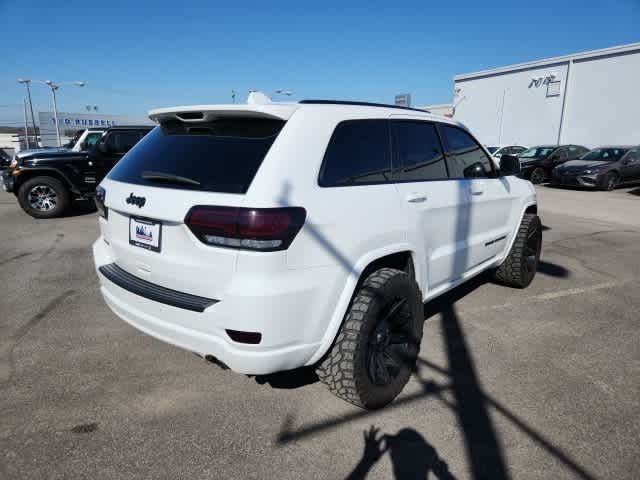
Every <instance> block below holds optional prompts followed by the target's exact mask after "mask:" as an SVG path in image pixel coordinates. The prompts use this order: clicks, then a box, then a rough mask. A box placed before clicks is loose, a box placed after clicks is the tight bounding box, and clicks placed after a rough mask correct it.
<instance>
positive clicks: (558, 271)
mask: <svg viewBox="0 0 640 480" xmlns="http://www.w3.org/2000/svg"><path fill="white" fill-rule="evenodd" d="M538 273H541V274H542V275H548V276H550V277H557V278H569V270H567V269H566V268H564V267H563V266H562V265H557V264H555V263H551V262H546V261H544V260H540V263H539V264H538Z"/></svg>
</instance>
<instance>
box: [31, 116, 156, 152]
mask: <svg viewBox="0 0 640 480" xmlns="http://www.w3.org/2000/svg"><path fill="white" fill-rule="evenodd" d="M38 120H39V121H40V133H41V137H42V144H43V145H44V146H55V145H57V137H56V120H55V116H54V114H53V112H38ZM134 124H135V125H139V124H152V122H151V121H150V120H149V119H139V118H132V117H128V116H125V115H102V114H97V113H68V112H58V126H59V128H60V135H62V136H65V137H67V136H70V135H72V134H73V132H75V131H77V130H82V129H85V128H96V127H97V128H108V127H113V126H116V125H134ZM63 141H64V139H63Z"/></svg>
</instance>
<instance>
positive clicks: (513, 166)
mask: <svg viewBox="0 0 640 480" xmlns="http://www.w3.org/2000/svg"><path fill="white" fill-rule="evenodd" d="M519 173H520V159H519V158H518V157H515V156H513V155H503V156H502V158H501V159H500V176H501V177H508V176H509V175H518V174H519Z"/></svg>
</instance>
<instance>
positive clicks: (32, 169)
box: [15, 167, 82, 195]
mask: <svg viewBox="0 0 640 480" xmlns="http://www.w3.org/2000/svg"><path fill="white" fill-rule="evenodd" d="M20 171H21V172H34V173H36V174H37V173H38V172H55V173H56V175H55V176H60V177H62V178H63V180H64V181H65V183H66V184H67V186H68V187H69V190H71V192H72V193H74V194H76V195H82V192H81V191H80V190H79V189H78V188H77V187H76V186H75V185H74V183H73V182H72V181H71V180H70V179H69V177H68V176H67V175H66V174H64V173H63V172H61V171H60V170H59V169H57V168H52V167H22V168H21V169H20ZM45 176H46V174H45ZM49 176H53V175H49ZM17 178H20V175H18V176H17ZM20 184H22V182H20ZM15 188H16V192H17V190H18V188H20V185H17V186H16V187H15Z"/></svg>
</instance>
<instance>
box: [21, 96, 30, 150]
mask: <svg viewBox="0 0 640 480" xmlns="http://www.w3.org/2000/svg"><path fill="white" fill-rule="evenodd" d="M22 106H23V107H24V110H23V113H24V141H25V145H26V146H27V150H29V148H30V147H31V146H30V145H29V124H28V123H27V100H26V99H24V98H23V99H22Z"/></svg>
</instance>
